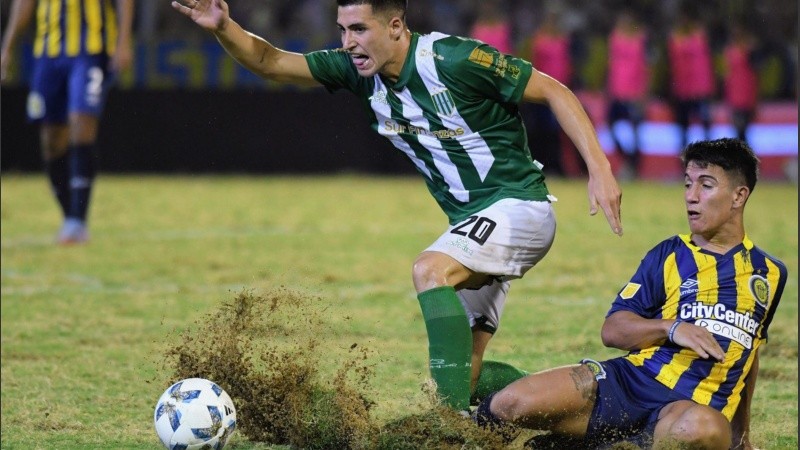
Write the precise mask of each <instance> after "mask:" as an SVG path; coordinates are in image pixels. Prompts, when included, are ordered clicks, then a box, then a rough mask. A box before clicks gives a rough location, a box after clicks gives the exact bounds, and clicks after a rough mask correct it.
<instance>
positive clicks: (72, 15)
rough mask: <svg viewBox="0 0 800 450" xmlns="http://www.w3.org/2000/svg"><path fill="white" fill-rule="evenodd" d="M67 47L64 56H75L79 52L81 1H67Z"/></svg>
mask: <svg viewBox="0 0 800 450" xmlns="http://www.w3.org/2000/svg"><path fill="white" fill-rule="evenodd" d="M65 21H66V29H67V45H66V47H65V49H64V54H66V55H67V56H76V55H78V54H79V53H80V52H81V1H80V0H67V16H66V19H65Z"/></svg>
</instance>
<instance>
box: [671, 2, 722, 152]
mask: <svg viewBox="0 0 800 450" xmlns="http://www.w3.org/2000/svg"><path fill="white" fill-rule="evenodd" d="M667 57H668V62H669V68H670V75H671V79H670V83H671V87H672V104H673V109H674V113H675V121H676V122H677V123H678V127H679V128H680V133H681V136H680V147H681V148H683V147H684V146H685V145H686V143H687V142H688V136H687V134H688V130H689V123H690V121H691V119H692V118H693V117H696V118H697V119H698V120H699V121H700V124H701V125H702V127H703V133H704V138H705V139H709V138H710V137H711V100H712V98H713V97H714V94H715V90H716V83H715V80H714V68H713V65H712V57H711V47H710V46H709V44H708V33H707V32H706V29H705V26H704V25H703V24H702V23H701V22H700V18H699V11H698V6H697V4H696V3H694V2H692V1H685V2H684V3H683V4H682V5H681V8H680V9H679V10H678V17H677V19H676V21H675V26H674V27H673V28H672V30H671V31H670V33H669V36H668V38H667Z"/></svg>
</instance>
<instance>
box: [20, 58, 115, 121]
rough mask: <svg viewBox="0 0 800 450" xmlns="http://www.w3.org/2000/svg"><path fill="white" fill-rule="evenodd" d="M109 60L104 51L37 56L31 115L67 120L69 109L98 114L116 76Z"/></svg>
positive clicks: (36, 118) (46, 118)
mask: <svg viewBox="0 0 800 450" xmlns="http://www.w3.org/2000/svg"><path fill="white" fill-rule="evenodd" d="M108 61H109V59H108V56H107V55H105V54H100V55H85V56H73V57H58V58H45V57H43V58H38V59H36V62H35V64H34V67H33V74H32V77H31V84H30V94H28V105H27V110H28V118H29V119H30V120H31V121H44V122H46V123H66V122H67V114H68V113H73V112H80V113H85V114H89V115H92V116H95V117H97V116H99V115H100V114H101V113H102V112H103V106H104V104H105V101H106V97H107V96H108V91H109V89H111V86H112V84H113V78H114V77H113V76H112V73H111V72H110V71H109V70H108Z"/></svg>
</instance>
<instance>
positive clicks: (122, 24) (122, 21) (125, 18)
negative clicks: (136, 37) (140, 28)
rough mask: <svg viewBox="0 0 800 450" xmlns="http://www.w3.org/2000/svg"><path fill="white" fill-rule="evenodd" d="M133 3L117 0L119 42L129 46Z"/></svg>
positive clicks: (131, 32) (131, 31) (128, 0)
mask: <svg viewBox="0 0 800 450" xmlns="http://www.w3.org/2000/svg"><path fill="white" fill-rule="evenodd" d="M133 1H134V0H117V15H118V17H117V22H118V23H119V42H120V43H121V44H123V45H128V44H130V41H131V38H132V36H133V10H134V7H133Z"/></svg>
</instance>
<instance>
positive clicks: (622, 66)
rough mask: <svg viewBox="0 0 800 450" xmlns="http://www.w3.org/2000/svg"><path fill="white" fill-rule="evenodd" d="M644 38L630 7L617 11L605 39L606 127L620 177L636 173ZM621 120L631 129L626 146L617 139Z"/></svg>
mask: <svg viewBox="0 0 800 450" xmlns="http://www.w3.org/2000/svg"><path fill="white" fill-rule="evenodd" d="M647 39H648V37H647V33H646V32H645V28H644V26H643V25H642V24H641V23H640V22H639V20H638V19H637V17H636V15H635V13H634V12H633V11H632V10H630V9H624V10H622V11H621V12H620V14H619V16H618V17H617V21H616V24H615V25H614V28H613V29H612V30H611V34H610V35H609V38H608V96H609V110H608V126H609V130H610V131H611V137H612V138H613V140H614V145H615V151H616V152H617V153H618V154H619V155H620V156H622V159H623V161H624V165H623V167H622V169H621V170H620V172H619V175H618V177H619V178H620V179H622V180H625V179H632V178H636V177H637V176H638V173H639V161H640V142H639V125H640V124H641V122H642V120H643V119H644V106H645V105H644V102H645V100H646V99H647V94H648V87H649V81H650V74H649V68H648V54H647V53H648V51H647ZM622 121H627V122H628V123H629V124H630V128H631V135H632V139H631V140H630V142H629V143H628V146H627V148H626V146H625V145H624V144H623V139H621V133H620V131H621V130H620V126H621V123H620V122H622Z"/></svg>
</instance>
